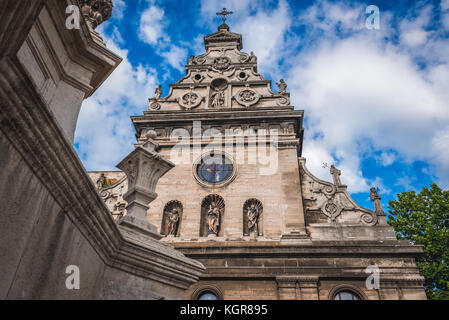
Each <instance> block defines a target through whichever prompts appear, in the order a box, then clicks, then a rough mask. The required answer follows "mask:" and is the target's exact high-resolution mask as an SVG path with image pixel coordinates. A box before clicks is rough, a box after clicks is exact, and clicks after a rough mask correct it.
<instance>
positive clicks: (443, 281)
mask: <svg viewBox="0 0 449 320" xmlns="http://www.w3.org/2000/svg"><path fill="white" fill-rule="evenodd" d="M388 209H389V212H390V218H389V220H388V223H389V224H390V225H391V226H393V227H394V229H395V231H396V233H397V235H398V237H399V238H401V239H407V240H410V241H411V242H412V243H415V244H421V245H423V246H424V256H423V257H421V258H419V259H418V261H417V263H418V268H419V270H420V273H421V275H423V276H424V277H425V283H424V286H425V289H426V294H427V297H428V298H429V299H433V300H440V299H444V300H449V191H443V190H442V189H441V188H440V187H438V186H437V185H436V184H432V185H431V186H430V189H428V188H423V189H422V190H421V192H420V193H418V194H416V192H415V191H410V192H402V193H401V194H398V200H394V201H390V203H389V204H388Z"/></svg>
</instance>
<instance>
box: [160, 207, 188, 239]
mask: <svg viewBox="0 0 449 320" xmlns="http://www.w3.org/2000/svg"><path fill="white" fill-rule="evenodd" d="M182 212H183V206H182V203H181V202H180V201H178V200H172V201H169V202H167V204H166V205H165V206H164V212H163V215H162V225H161V234H162V235H164V236H169V235H172V236H174V237H179V231H180V229H181V222H182Z"/></svg>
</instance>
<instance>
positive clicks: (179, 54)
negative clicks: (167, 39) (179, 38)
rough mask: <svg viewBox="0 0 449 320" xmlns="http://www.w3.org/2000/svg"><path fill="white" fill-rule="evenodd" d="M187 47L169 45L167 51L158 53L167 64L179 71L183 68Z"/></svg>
mask: <svg viewBox="0 0 449 320" xmlns="http://www.w3.org/2000/svg"><path fill="white" fill-rule="evenodd" d="M187 54H188V51H187V49H184V48H181V47H178V46H175V45H171V46H170V49H169V50H168V51H165V52H162V53H160V55H161V56H162V57H164V58H165V59H166V61H167V63H168V64H169V65H171V66H172V67H173V68H174V69H177V70H179V71H181V72H182V71H183V70H184V64H185V62H186V60H187Z"/></svg>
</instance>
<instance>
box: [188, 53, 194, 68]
mask: <svg viewBox="0 0 449 320" xmlns="http://www.w3.org/2000/svg"><path fill="white" fill-rule="evenodd" d="M194 59H195V56H193V55H192V56H190V58H189V61H187V64H188V65H189V66H190V65H192V64H195V63H194V61H193V60H194Z"/></svg>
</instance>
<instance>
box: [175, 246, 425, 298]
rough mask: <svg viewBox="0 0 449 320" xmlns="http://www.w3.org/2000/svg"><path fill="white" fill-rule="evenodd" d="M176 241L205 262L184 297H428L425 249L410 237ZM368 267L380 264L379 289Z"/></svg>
mask: <svg viewBox="0 0 449 320" xmlns="http://www.w3.org/2000/svg"><path fill="white" fill-rule="evenodd" d="M172 245H174V246H175V247H176V248H178V249H179V250H181V251H182V252H183V253H184V254H186V255H187V256H189V257H192V258H195V259H198V260H199V261H200V262H201V263H203V264H204V265H205V266H206V272H205V273H204V274H203V275H202V277H201V280H200V281H199V282H198V283H196V284H194V285H193V286H191V287H190V288H189V289H188V290H187V291H186V293H185V299H195V298H196V297H197V295H198V294H199V293H200V292H204V291H211V292H213V293H215V294H216V295H217V296H219V297H220V298H223V299H226V300H229V299H243V300H264V299H274V300H277V299H280V300H328V299H334V297H335V294H336V293H337V292H339V291H341V290H349V291H351V292H353V293H355V294H357V295H358V296H359V297H360V299H367V300H380V299H382V300H398V299H399V300H406V299H418V300H419V299H426V295H425V292H424V289H423V287H422V281H423V277H422V276H420V275H419V272H418V269H417V267H416V263H415V256H416V255H418V254H419V253H420V251H421V248H420V247H412V246H410V245H409V243H408V242H406V241H386V242H381V241H360V242H358V243H357V244H350V243H348V242H324V241H316V242H313V243H310V244H307V245H299V244H291V245H286V244H285V243H281V242H250V243H248V242H244V243H242V242H233V243H229V242H227V243H212V242H208V243H196V244H193V243H173V244H172ZM368 266H377V267H378V268H379V271H380V276H379V280H380V282H379V288H378V289H369V288H367V286H366V283H365V281H366V279H367V278H368V276H369V275H371V274H372V273H366V272H365V269H366V268H367V267H368Z"/></svg>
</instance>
